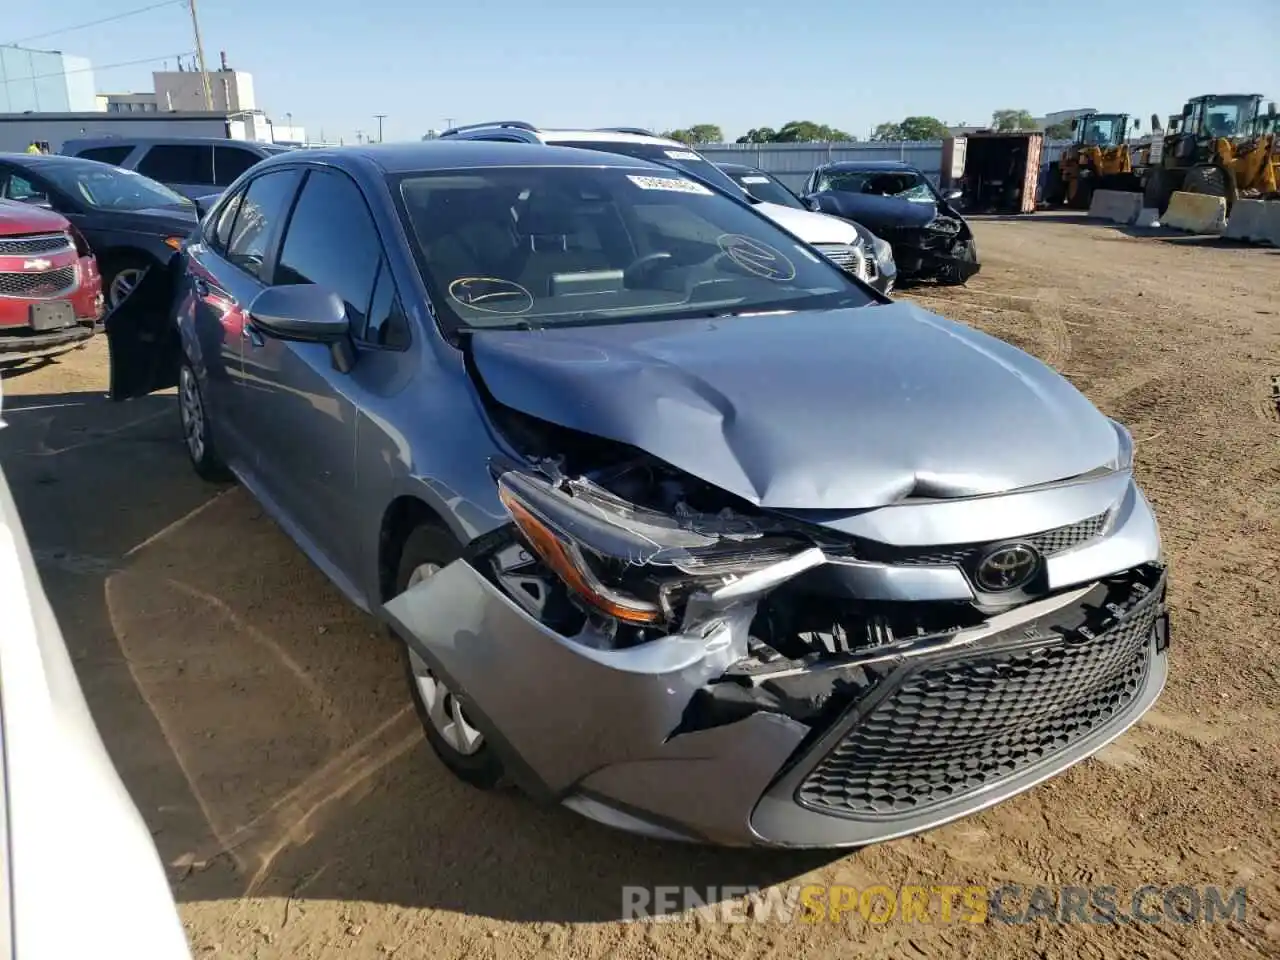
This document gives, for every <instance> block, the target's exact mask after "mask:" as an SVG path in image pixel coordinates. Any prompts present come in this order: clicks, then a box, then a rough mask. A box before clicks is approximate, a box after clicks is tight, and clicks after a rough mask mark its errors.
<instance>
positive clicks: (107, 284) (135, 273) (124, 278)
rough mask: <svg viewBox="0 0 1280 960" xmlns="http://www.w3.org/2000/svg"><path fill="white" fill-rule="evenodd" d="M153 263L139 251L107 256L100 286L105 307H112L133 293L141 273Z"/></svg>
mask: <svg viewBox="0 0 1280 960" xmlns="http://www.w3.org/2000/svg"><path fill="white" fill-rule="evenodd" d="M154 265H155V264H154V263H153V262H152V261H151V260H149V259H147V257H146V256H145V255H143V254H140V253H119V254H112V255H111V256H109V257H107V258H106V260H105V262H104V263H103V264H102V286H103V289H104V290H105V292H106V298H105V299H106V301H107V307H108V308H109V309H114V308H115V307H118V306H120V304H121V303H122V302H123V301H124V299H125V298H126V297H127V296H129V294H131V293H133V291H134V288H135V287H137V286H138V283H139V281H141V280H142V275H143V274H144V273H146V272H147V270H148V268H150V267H152V266H154Z"/></svg>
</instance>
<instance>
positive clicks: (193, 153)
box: [138, 143, 214, 186]
mask: <svg viewBox="0 0 1280 960" xmlns="http://www.w3.org/2000/svg"><path fill="white" fill-rule="evenodd" d="M138 173H140V174H142V175H143V176H144V177H150V178H151V179H152V180H159V181H160V182H161V183H189V184H195V185H203V186H213V185H214V184H213V148H212V147H211V146H205V145H203V144H186V143H183V144H176V143H175V144H157V145H156V146H153V147H151V148H150V149H149V150H147V153H146V156H144V157H143V158H142V159H141V160H140V161H139V162H138Z"/></svg>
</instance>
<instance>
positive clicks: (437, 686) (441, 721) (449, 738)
mask: <svg viewBox="0 0 1280 960" xmlns="http://www.w3.org/2000/svg"><path fill="white" fill-rule="evenodd" d="M439 570H440V567H439V565H437V564H434V563H424V564H422V565H420V566H418V567H416V568H414V571H413V573H411V574H410V575H409V583H408V585H407V587H406V589H407V588H408V587H413V586H416V585H417V584H419V583H422V581H424V580H427V579H429V578H430V577H432V576H434V575H435V574H436V573H438V572H439ZM409 662H410V664H411V665H412V666H413V682H414V684H415V685H416V686H417V688H418V695H419V696H420V697H421V698H422V703H423V705H424V706H425V707H426V708H427V718H428V719H429V720H430V721H431V726H433V727H434V728H435V731H436V733H438V734H439V735H440V739H441V740H443V741H444V742H445V743H446V744H448V745H449V747H450V748H451V749H453V750H455V751H457V752H458V753H460V754H462V755H463V756H468V757H469V756H472V755H473V754H476V753H478V752H479V751H480V748H481V747H483V746H484V736H483V734H481V733H480V731H479V730H477V729H476V728H475V727H473V726H472V725H471V723H470V721H468V720H467V716H466V714H465V713H464V712H463V709H462V702H461V701H460V700H458V698H457V697H455V696H454V695H453V691H451V690H450V689H449V688H448V687H447V686H446V685H445V684H444V683H443V682H441V681H440V680H439V679H437V678H436V676H435V675H434V674H433V673H432V672H431V669H430V668H429V667H428V666H427V664H426V662H425V661H424V660H423V659H422V658H421V657H420V656H418V654H417V653H415V652H414V650H413V648H412V647H410V648H409Z"/></svg>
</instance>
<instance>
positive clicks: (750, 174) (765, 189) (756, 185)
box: [729, 170, 806, 210]
mask: <svg viewBox="0 0 1280 960" xmlns="http://www.w3.org/2000/svg"><path fill="white" fill-rule="evenodd" d="M729 176H730V177H732V178H733V179H734V180H735V181H737V183H738V185H739V186H741V187H742V189H743V190H745V191H747V193H749V194H751V195H752V196H753V197H755V198H756V199H757V200H763V201H764V202H765V203H776V204H778V205H779V206H783V207H794V208H795V209H797V210H804V209H806V207H805V205H804V204H803V203H801V202H800V201H799V199H798V198H797V197H796V195H795V194H794V193H792V192H791V191H790V190H788V189H787V188H786V187H784V186H783V185H782V184H781V183H780V182H779V181H777V180H775V179H773V177H771V176H769V175H768V174H764V173H761V172H760V171H759V170H750V171H746V172H743V173H738V172H734V173H731V174H729Z"/></svg>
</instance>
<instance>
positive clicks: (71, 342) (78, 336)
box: [0, 321, 102, 363]
mask: <svg viewBox="0 0 1280 960" xmlns="http://www.w3.org/2000/svg"><path fill="white" fill-rule="evenodd" d="M101 330H102V326H101V325H100V324H96V323H94V322H93V321H88V322H85V321H80V322H78V323H76V324H75V325H74V326H70V327H64V328H63V329H61V330H53V331H50V332H48V333H35V332H32V331H31V330H29V329H28V330H15V329H13V328H8V329H5V328H0V362H6V363H11V362H17V361H21V360H38V359H40V358H41V357H50V356H55V355H56V354H59V353H64V352H65V351H67V350H71V349H74V348H77V347H82V346H84V345H85V344H86V343H88V342H89V341H90V340H91V339H93V337H94V335H95V334H97V333H99V332H100V331H101Z"/></svg>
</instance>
